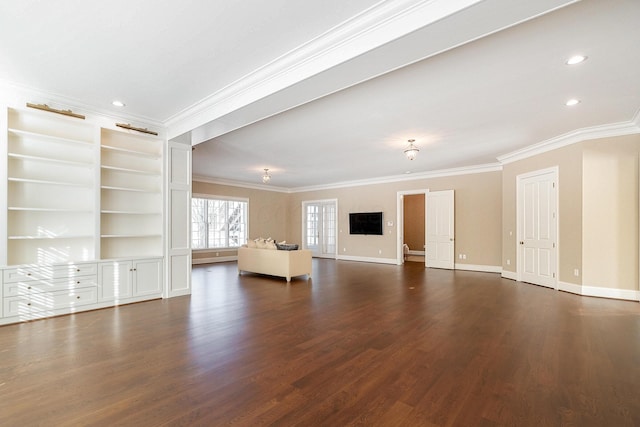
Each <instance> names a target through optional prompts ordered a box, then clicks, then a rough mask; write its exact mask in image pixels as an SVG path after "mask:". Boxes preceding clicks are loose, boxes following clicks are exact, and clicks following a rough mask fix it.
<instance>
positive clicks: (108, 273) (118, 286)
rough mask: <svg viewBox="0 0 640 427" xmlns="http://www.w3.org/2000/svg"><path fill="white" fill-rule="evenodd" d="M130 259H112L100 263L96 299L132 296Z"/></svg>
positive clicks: (119, 298)
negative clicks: (111, 260) (112, 260)
mask: <svg viewBox="0 0 640 427" xmlns="http://www.w3.org/2000/svg"><path fill="white" fill-rule="evenodd" d="M132 268H133V267H132V263H131V261H114V262H106V263H101V264H100V272H99V276H98V291H99V292H98V300H99V301H101V302H102V301H120V300H123V299H127V298H131V297H132V296H133V292H132V290H133V287H132V275H131V271H132Z"/></svg>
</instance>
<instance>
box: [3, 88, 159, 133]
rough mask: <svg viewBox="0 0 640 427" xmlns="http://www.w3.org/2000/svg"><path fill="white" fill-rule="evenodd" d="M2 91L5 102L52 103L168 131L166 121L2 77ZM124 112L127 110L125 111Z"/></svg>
mask: <svg viewBox="0 0 640 427" xmlns="http://www.w3.org/2000/svg"><path fill="white" fill-rule="evenodd" d="M0 91H1V93H2V98H3V101H4V102H9V103H12V104H15V105H19V104H24V103H25V102H32V103H37V104H43V103H44V104H51V105H56V106H58V107H63V108H66V109H73V110H74V111H82V114H84V115H86V116H95V117H96V118H99V119H108V120H109V121H111V120H113V121H116V122H120V121H125V122H127V123H134V124H135V125H136V126H143V127H151V128H154V129H153V130H155V131H158V134H159V135H160V136H162V135H164V134H165V131H166V126H165V125H164V123H162V122H159V121H157V120H153V119H150V118H148V117H144V116H136V115H134V114H122V115H118V114H115V113H114V112H113V111H110V110H108V109H102V108H99V107H96V106H95V105H90V104H87V103H84V102H82V101H79V100H77V99H75V98H69V97H66V96H63V95H60V94H57V93H53V92H47V91H44V90H41V89H36V88H33V87H29V86H26V85H21V84H18V83H14V82H10V81H7V80H3V79H0ZM123 113H125V112H124V111H123Z"/></svg>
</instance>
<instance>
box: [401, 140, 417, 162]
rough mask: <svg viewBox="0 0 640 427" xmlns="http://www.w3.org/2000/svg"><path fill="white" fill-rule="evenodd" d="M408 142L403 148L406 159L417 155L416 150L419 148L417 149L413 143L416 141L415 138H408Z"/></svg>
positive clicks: (411, 158)
mask: <svg viewBox="0 0 640 427" xmlns="http://www.w3.org/2000/svg"><path fill="white" fill-rule="evenodd" d="M408 142H409V146H408V147H407V148H405V150H404V155H405V156H407V159H409V160H413V159H415V158H416V156H417V155H418V151H420V150H418V147H416V146H415V145H413V143H414V142H416V140H415V139H410V140H409V141H408Z"/></svg>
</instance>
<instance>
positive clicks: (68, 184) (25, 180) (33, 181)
mask: <svg viewBox="0 0 640 427" xmlns="http://www.w3.org/2000/svg"><path fill="white" fill-rule="evenodd" d="M8 181H9V182H21V183H25V184H42V185H61V186H63V187H81V188H93V185H92V184H91V183H86V182H83V183H82V182H63V181H48V180H43V179H28V178H18V177H9V178H8Z"/></svg>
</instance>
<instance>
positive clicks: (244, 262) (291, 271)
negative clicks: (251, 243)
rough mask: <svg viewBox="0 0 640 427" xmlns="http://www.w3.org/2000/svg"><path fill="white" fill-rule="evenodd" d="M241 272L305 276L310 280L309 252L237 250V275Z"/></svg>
mask: <svg viewBox="0 0 640 427" xmlns="http://www.w3.org/2000/svg"><path fill="white" fill-rule="evenodd" d="M243 271H247V272H251V273H261V274H268V275H271V276H279V277H285V278H286V279H287V282H290V281H291V278H292V277H295V276H301V275H303V274H306V275H307V279H309V278H311V251H309V250H306V249H301V250H297V251H280V250H273V249H258V248H244V247H242V248H239V249H238V274H242V272H243Z"/></svg>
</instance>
